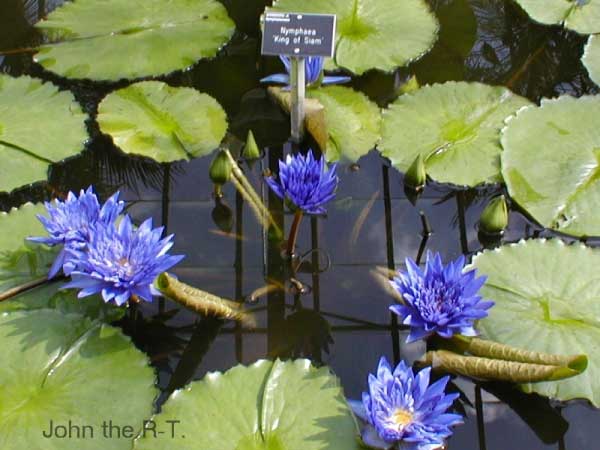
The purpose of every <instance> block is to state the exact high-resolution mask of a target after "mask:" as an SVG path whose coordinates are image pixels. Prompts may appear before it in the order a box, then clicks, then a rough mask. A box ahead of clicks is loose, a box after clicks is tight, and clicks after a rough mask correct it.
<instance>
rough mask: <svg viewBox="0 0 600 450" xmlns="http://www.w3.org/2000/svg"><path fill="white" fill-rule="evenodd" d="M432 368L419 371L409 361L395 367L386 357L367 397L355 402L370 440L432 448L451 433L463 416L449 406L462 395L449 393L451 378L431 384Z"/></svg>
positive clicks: (405, 448)
mask: <svg viewBox="0 0 600 450" xmlns="http://www.w3.org/2000/svg"><path fill="white" fill-rule="evenodd" d="M430 375H431V368H430V367H427V368H425V369H422V370H421V371H420V372H419V373H417V374H416V375H415V374H414V373H413V370H412V368H411V367H408V366H407V365H406V364H405V363H404V361H401V362H400V364H398V366H397V367H396V369H395V370H392V368H391V366H390V364H389V363H388V361H387V360H386V359H385V358H381V360H380V361H379V367H378V368H377V375H376V376H375V375H372V374H370V375H369V392H364V393H363V395H362V402H360V401H350V402H349V403H350V406H351V407H352V409H353V411H354V413H355V414H356V416H357V417H358V418H359V419H360V420H361V422H362V425H363V427H362V429H361V437H362V440H363V442H364V443H365V444H367V445H368V446H370V447H373V448H379V449H392V448H393V449H401V450H433V449H437V448H439V447H440V446H441V445H443V443H444V440H446V439H447V438H448V437H450V436H451V435H452V430H451V428H450V427H452V426H454V425H458V424H460V423H462V422H463V420H462V416H460V415H458V414H451V413H447V412H446V411H447V410H448V408H450V406H452V403H453V402H454V400H456V398H457V397H458V396H459V394H448V395H446V394H445V389H446V385H447V384H448V380H449V379H450V378H449V377H444V378H442V379H440V380H438V381H436V382H435V383H433V384H432V385H429V378H430Z"/></svg>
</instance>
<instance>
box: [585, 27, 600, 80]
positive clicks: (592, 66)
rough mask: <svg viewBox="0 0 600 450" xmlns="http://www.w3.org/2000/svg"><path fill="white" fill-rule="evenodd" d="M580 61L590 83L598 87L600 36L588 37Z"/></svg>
mask: <svg viewBox="0 0 600 450" xmlns="http://www.w3.org/2000/svg"><path fill="white" fill-rule="evenodd" d="M582 61H583V64H584V65H585V67H586V68H587V70H588V72H589V74H590V78H591V79H592V81H593V82H594V83H596V84H597V85H598V86H600V34H598V35H593V36H590V39H589V40H588V43H587V45H586V47H585V53H584V55H583V59H582Z"/></svg>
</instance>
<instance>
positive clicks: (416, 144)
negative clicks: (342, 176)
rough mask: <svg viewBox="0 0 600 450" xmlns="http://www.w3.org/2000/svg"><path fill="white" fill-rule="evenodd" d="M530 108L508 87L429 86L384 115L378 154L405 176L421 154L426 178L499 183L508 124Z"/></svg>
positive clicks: (471, 183)
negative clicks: (503, 137) (502, 137)
mask: <svg viewBox="0 0 600 450" xmlns="http://www.w3.org/2000/svg"><path fill="white" fill-rule="evenodd" d="M529 104H530V102H529V101H528V100H526V99H525V98H523V97H519V96H518V95H515V94H513V93H512V92H511V91H509V90H508V89H506V88H503V87H495V86H488V85H485V84H481V83H466V82H452V81H451V82H447V83H444V84H434V85H430V86H425V87H423V88H421V89H419V90H417V91H415V92H413V93H410V94H406V95H402V96H400V97H399V98H398V99H397V100H396V101H395V102H394V103H392V104H391V105H390V106H389V108H388V109H387V110H385V111H384V114H383V132H382V135H383V138H382V142H381V144H380V145H379V150H380V151H381V153H382V154H383V156H385V157H387V158H389V159H390V161H391V162H392V164H393V165H394V167H396V168H398V169H399V170H401V171H403V172H405V171H406V170H407V169H408V168H409V167H410V165H411V164H412V163H413V162H414V161H415V159H416V158H417V156H418V155H421V156H422V157H423V159H424V160H425V166H426V169H427V175H428V176H430V177H431V178H433V179H434V180H436V181H439V182H442V183H451V184H455V185H462V186H476V185H478V184H481V183H493V182H497V181H500V179H501V178H500V153H501V151H502V148H501V146H500V142H499V137H500V130H501V128H502V126H503V125H504V120H505V119H506V118H507V117H508V116H510V115H512V114H514V113H515V112H516V111H517V110H518V109H519V108H521V107H523V106H525V105H529Z"/></svg>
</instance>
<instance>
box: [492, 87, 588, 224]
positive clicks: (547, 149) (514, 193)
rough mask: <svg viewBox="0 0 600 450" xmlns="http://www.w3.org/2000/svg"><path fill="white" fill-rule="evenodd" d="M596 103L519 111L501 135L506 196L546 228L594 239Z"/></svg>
mask: <svg viewBox="0 0 600 450" xmlns="http://www.w3.org/2000/svg"><path fill="white" fill-rule="evenodd" d="M598 117H600V97H598V96H595V97H594V96H584V97H581V98H578V99H576V98H573V97H570V96H564V97H561V98H558V99H553V100H543V101H542V104H541V106H540V107H534V106H532V107H529V108H525V109H523V110H521V111H519V113H518V114H517V115H516V117H514V118H512V119H511V120H509V121H508V123H507V126H506V128H505V129H504V130H503V132H502V146H503V147H504V152H503V153H502V174H503V176H504V180H505V181H506V185H507V187H508V192H509V193H510V196H511V197H512V199H513V200H515V201H516V202H517V203H518V204H519V205H520V206H521V207H522V208H524V209H525V210H526V211H527V212H528V213H529V214H530V215H531V216H532V217H533V218H534V219H535V220H537V221H538V222H539V223H540V224H542V225H543V226H545V227H547V228H552V229H555V230H558V231H561V232H563V233H567V234H572V235H575V236H596V235H600V218H599V217H598V215H597V214H595V211H596V210H597V208H598V207H600V183H599V182H598V181H599V180H600V176H599V175H600V129H599V128H598Z"/></svg>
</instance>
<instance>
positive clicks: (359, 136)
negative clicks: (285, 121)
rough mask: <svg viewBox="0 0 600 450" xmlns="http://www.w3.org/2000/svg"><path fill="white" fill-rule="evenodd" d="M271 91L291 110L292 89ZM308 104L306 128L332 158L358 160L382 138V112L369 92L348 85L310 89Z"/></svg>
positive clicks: (271, 89) (346, 160)
mask: <svg viewBox="0 0 600 450" xmlns="http://www.w3.org/2000/svg"><path fill="white" fill-rule="evenodd" d="M269 92H270V93H271V95H273V96H274V97H275V98H277V100H278V101H279V103H280V104H281V105H282V106H283V107H284V108H285V109H286V110H287V111H288V112H289V110H290V104H291V97H290V93H289V91H285V90H282V89H281V88H276V87H271V88H269ZM306 96H307V99H308V100H307V103H306V108H305V109H306V129H307V131H308V132H309V133H311V134H312V135H313V137H314V138H315V140H316V141H317V143H318V144H319V146H320V147H321V150H322V151H323V152H324V153H325V157H326V158H327V160H328V161H338V160H340V161H343V162H356V161H358V159H359V158H360V157H361V156H363V155H365V154H367V153H368V152H369V150H371V149H372V148H373V147H375V144H376V143H377V141H378V140H379V139H380V137H381V112H380V110H379V108H378V107H377V105H376V104H375V103H373V102H371V101H370V100H369V99H368V97H367V96H366V95H364V94H363V93H361V92H357V91H355V90H353V89H351V88H348V87H344V86H327V87H321V88H318V89H310V90H308V92H307V94H306Z"/></svg>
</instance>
